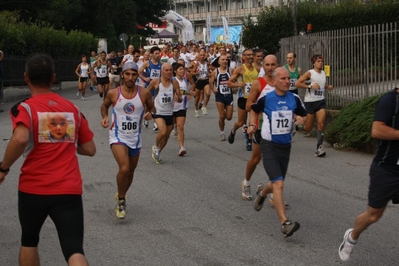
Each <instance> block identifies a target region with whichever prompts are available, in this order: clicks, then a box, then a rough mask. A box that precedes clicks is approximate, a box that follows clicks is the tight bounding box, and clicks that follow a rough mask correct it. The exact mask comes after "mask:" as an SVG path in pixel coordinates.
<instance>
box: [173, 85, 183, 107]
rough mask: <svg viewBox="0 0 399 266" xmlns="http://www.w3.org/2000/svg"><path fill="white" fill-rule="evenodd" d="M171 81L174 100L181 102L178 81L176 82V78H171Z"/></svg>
mask: <svg viewBox="0 0 399 266" xmlns="http://www.w3.org/2000/svg"><path fill="white" fill-rule="evenodd" d="M172 82H173V90H174V91H175V92H176V101H177V102H179V103H181V102H182V101H183V99H182V98H181V91H180V86H179V82H177V80H173V81H172Z"/></svg>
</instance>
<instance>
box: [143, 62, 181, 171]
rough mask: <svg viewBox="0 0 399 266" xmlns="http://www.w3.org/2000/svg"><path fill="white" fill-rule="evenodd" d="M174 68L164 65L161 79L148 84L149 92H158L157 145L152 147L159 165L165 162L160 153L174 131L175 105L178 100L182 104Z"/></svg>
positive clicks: (154, 157)
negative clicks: (174, 78)
mask: <svg viewBox="0 0 399 266" xmlns="http://www.w3.org/2000/svg"><path fill="white" fill-rule="evenodd" d="M172 77H173V72H172V66H171V65H170V64H169V63H164V64H162V68H161V77H160V78H157V79H153V80H152V81H151V82H150V83H149V84H148V87H147V89H148V91H153V90H157V95H156V97H155V99H154V104H155V108H156V114H155V115H154V120H155V123H156V124H157V126H158V134H157V137H156V139H155V145H154V146H152V158H153V159H154V160H155V162H156V163H157V164H162V163H163V161H162V159H161V156H160V152H161V151H162V149H163V148H164V147H165V145H166V144H167V143H168V139H169V135H170V133H171V132H172V129H173V103H174V100H175V99H176V100H177V101H178V102H182V97H181V92H180V88H179V83H178V82H177V81H176V80H172Z"/></svg>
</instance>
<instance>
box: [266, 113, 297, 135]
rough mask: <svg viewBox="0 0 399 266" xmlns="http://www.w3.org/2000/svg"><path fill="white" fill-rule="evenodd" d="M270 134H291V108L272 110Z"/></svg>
mask: <svg viewBox="0 0 399 266" xmlns="http://www.w3.org/2000/svg"><path fill="white" fill-rule="evenodd" d="M271 122H272V134H273V135H283V134H291V130H292V110H281V111H273V112H272V121H271Z"/></svg>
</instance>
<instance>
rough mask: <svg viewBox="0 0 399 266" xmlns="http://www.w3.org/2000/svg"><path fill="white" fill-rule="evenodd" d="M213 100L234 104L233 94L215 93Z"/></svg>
mask: <svg viewBox="0 0 399 266" xmlns="http://www.w3.org/2000/svg"><path fill="white" fill-rule="evenodd" d="M215 101H216V102H217V103H223V104H224V106H230V105H233V104H234V100H233V94H227V95H226V96H224V95H223V94H220V93H216V94H215Z"/></svg>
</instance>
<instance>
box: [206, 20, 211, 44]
mask: <svg viewBox="0 0 399 266" xmlns="http://www.w3.org/2000/svg"><path fill="white" fill-rule="evenodd" d="M206 41H207V42H210V41H211V15H210V14H208V16H207V17H206Z"/></svg>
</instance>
